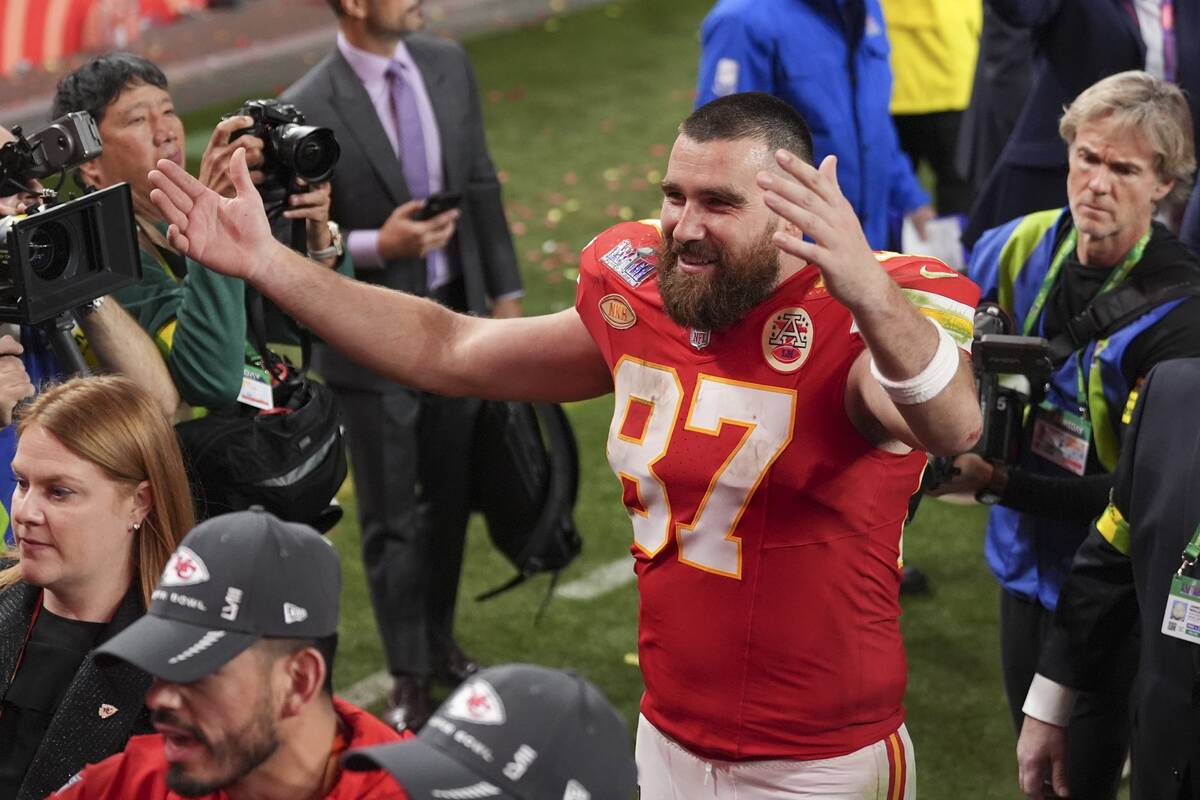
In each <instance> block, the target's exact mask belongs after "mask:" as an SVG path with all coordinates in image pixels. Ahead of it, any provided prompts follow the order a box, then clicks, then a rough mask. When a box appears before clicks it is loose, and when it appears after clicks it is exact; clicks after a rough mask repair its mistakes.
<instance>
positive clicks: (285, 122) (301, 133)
mask: <svg viewBox="0 0 1200 800" xmlns="http://www.w3.org/2000/svg"><path fill="white" fill-rule="evenodd" d="M235 115H237V116H246V117H250V118H251V119H253V120H254V124H253V125H251V126H250V127H249V128H243V129H241V130H240V131H237V132H236V133H234V134H233V137H232V139H237V138H238V137H240V136H246V135H250V136H257V137H258V138H259V139H262V141H263V167H262V169H263V174H264V175H265V176H266V180H265V181H264V182H263V183H262V185H261V186H259V187H258V190H259V193H260V194H262V196H263V199H264V200H267V199H268V198H277V197H281V196H282V197H286V196H287V195H288V193H289V192H290V191H291V190H292V184H293V182H294V181H295V179H296V178H301V179H303V180H304V181H305V182H306V183H310V184H312V183H324V182H325V181H327V180H329V177H330V176H331V175H333V168H334V166H335V165H336V164H337V161H338V158H339V157H340V156H341V154H342V149H341V147H339V146H338V143H337V139H336V138H334V135H333V131H332V130H330V129H329V128H319V127H315V126H311V125H305V124H304V114H303V113H301V111H300V109H298V108H296V107H295V106H294V105H292V104H291V103H282V102H280V101H278V100H247V101H246V102H245V103H244V104H243V105H242V107H241V108H240V109H238V110H237V112H236V113H235ZM232 139H231V140H232Z"/></svg>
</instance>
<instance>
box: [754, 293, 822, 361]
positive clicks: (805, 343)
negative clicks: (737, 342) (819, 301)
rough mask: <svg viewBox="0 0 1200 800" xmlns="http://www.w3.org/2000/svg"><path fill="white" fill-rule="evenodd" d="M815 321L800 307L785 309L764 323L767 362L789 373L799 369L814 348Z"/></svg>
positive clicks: (763, 337) (764, 345)
mask: <svg viewBox="0 0 1200 800" xmlns="http://www.w3.org/2000/svg"><path fill="white" fill-rule="evenodd" d="M812 341H813V324H812V318H811V317H810V316H809V315H808V312H807V311H805V310H804V309H803V308H800V307H799V306H794V307H792V308H782V309H780V310H779V311H777V312H776V313H775V315H774V316H772V317H771V318H770V319H769V320H767V324H766V325H764V326H763V334H762V350H763V357H764V358H765V359H766V360H767V364H768V365H770V367H771V369H773V370H775V371H776V372H782V373H783V374H785V375H788V374H791V373H793V372H796V371H797V370H799V369H800V367H802V366H804V362H805V361H807V360H808V354H809V353H810V352H811V351H812Z"/></svg>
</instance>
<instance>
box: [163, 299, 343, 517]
mask: <svg viewBox="0 0 1200 800" xmlns="http://www.w3.org/2000/svg"><path fill="white" fill-rule="evenodd" d="M246 294H247V311H248V313H247V317H248V320H249V323H250V324H249V326H248V328H249V330H250V334H251V337H252V342H253V344H254V345H255V347H256V348H257V349H258V352H259V353H260V354H261V355H262V358H263V366H264V368H265V369H266V370H267V372H268V373H269V374H270V375H271V381H272V394H273V400H274V406H275V407H274V408H273V409H271V410H269V411H263V410H260V409H257V408H253V407H251V406H247V405H244V404H242V403H235V404H233V405H231V406H228V407H224V408H219V409H212V410H210V411H209V413H208V414H207V415H206V416H204V417H200V418H198V419H194V420H189V421H187V422H182V423H180V424H178V425H176V426H175V431H176V434H177V435H178V437H179V442H180V444H181V446H182V448H183V453H184V461H185V463H186V464H187V468H188V473H189V477H190V478H191V479H192V487H193V491H194V492H195V493H196V495H197V500H198V503H197V506H198V512H199V516H200V518H201V519H206V518H208V517H211V516H215V515H217V514H224V513H226V512H229V511H238V510H242V509H246V508H249V507H250V506H253V505H259V506H262V507H263V508H265V509H266V510H267V511H270V512H271V513H273V514H275V515H276V516H278V517H280V518H282V519H286V520H290V521H292V522H303V523H306V524H308V525H312V526H313V527H315V528H317V529H318V530H320V531H327V530H329V529H330V528H332V527H333V526H334V525H335V524H337V521H338V520H339V519H340V518H341V510H340V508H338V507H337V506H335V505H331V502H332V501H333V499H334V497H335V496H336V495H337V492H338V489H339V488H341V485H342V482H343V481H344V480H345V479H346V472H347V467H346V448H345V444H344V442H343V433H342V425H341V417H340V413H339V410H338V406H337V401H336V400H335V398H334V396H333V392H332V391H331V390H330V389H329V387H327V386H325V385H324V384H321V383H317V382H316V381H312V380H309V378H308V375H307V368H308V354H309V348H310V340H309V338H308V334H307V333H306V332H301V341H302V348H301V349H302V353H303V356H302V361H301V367H300V368H299V369H296V368H295V367H294V366H293V365H292V364H290V363H289V362H288V361H287V360H286V359H284V358H282V357H280V356H279V355H277V354H275V353H274V352H272V351H271V349H270V348H269V347H268V346H267V343H266V333H265V324H264V320H263V317H264V314H263V301H262V296H261V295H260V294H259V293H258V292H256V291H254V290H253V289H251V288H250V287H247V288H246Z"/></svg>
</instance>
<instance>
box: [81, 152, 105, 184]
mask: <svg viewBox="0 0 1200 800" xmlns="http://www.w3.org/2000/svg"><path fill="white" fill-rule="evenodd" d="M99 160H100V159H99V158H93V159H92V160H91V161H85V162H83V163H82V164H80V165H79V177H81V178H83V180H84V182H85V183H87V184H88V185H89V186H94V187H97V188H99V187H100V186H102V185H103V184H102V182H101V176H102V175H103V174H104V170H103V169H102V168H101V167H100V165H99V164H98V163H96V162H98V161H99ZM79 188H81V189H82V188H84V187H82V186H81V187H79Z"/></svg>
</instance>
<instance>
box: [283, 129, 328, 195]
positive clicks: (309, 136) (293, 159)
mask: <svg viewBox="0 0 1200 800" xmlns="http://www.w3.org/2000/svg"><path fill="white" fill-rule="evenodd" d="M285 128H286V130H285V131H284V132H283V137H282V138H283V144H284V146H283V147H281V148H279V149H280V154H281V155H285V154H286V155H285V157H286V156H290V157H289V158H288V161H290V163H291V168H292V172H293V173H294V174H295V175H296V176H297V177H300V178H303V179H304V180H305V181H307V182H308V183H321V182H323V181H327V180H329V176H330V175H332V174H333V167H334V165H335V164H337V160H338V157H339V156H340V155H341V154H342V149H341V148H340V147H339V146H338V143H337V139H335V138H334V135H333V131H331V130H329V129H328V128H312V127H307V126H302V125H287V126H285Z"/></svg>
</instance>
